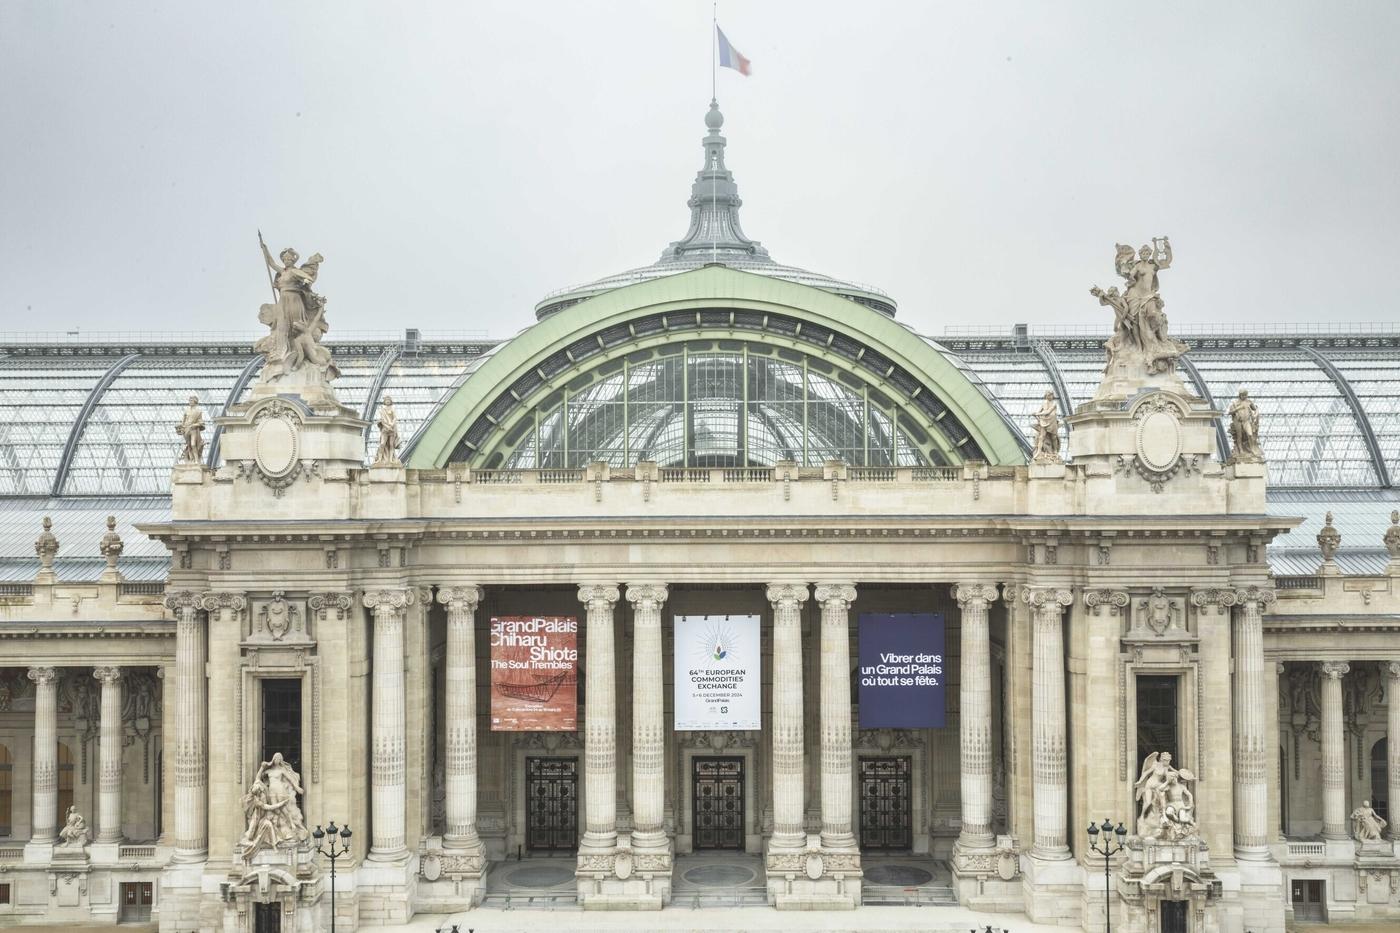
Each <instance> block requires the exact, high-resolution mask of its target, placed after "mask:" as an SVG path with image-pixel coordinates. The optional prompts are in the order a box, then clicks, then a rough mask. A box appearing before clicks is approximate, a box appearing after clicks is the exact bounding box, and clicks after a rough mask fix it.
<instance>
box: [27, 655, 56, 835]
mask: <svg viewBox="0 0 1400 933" xmlns="http://www.w3.org/2000/svg"><path fill="white" fill-rule="evenodd" d="M29 679H30V680H31V681H33V682H34V773H33V781H34V786H33V789H32V790H31V792H30V797H31V800H32V801H33V811H32V816H31V820H32V822H31V827H32V828H31V830H30V833H29V838H30V841H31V842H32V843H34V844H35V845H52V844H53V843H54V840H56V839H57V838H58V685H57V672H56V671H55V670H54V669H53V668H52V667H31V668H30V669H29Z"/></svg>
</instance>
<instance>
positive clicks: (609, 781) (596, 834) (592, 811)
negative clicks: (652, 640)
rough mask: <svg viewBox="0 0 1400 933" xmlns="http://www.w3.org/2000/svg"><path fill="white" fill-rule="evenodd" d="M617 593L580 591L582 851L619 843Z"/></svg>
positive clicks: (592, 588)
mask: <svg viewBox="0 0 1400 933" xmlns="http://www.w3.org/2000/svg"><path fill="white" fill-rule="evenodd" d="M619 595H620V594H619V593H618V590H617V587H616V586H613V585H612V584H608V583H602V584H589V585H587V586H581V587H579V590H578V599H579V602H581V603H583V604H584V606H586V607H587V613H588V630H587V636H586V638H587V641H586V646H587V660H586V663H585V671H584V675H585V677H586V682H585V685H584V703H585V706H584V721H583V727H584V731H583V768H584V778H583V780H584V831H583V840H582V841H581V842H580V843H579V857H580V860H582V859H583V857H584V852H585V851H587V852H592V853H597V852H611V851H612V850H613V849H615V848H616V847H617V673H616V664H617V660H616V656H615V653H614V648H613V607H614V606H616V605H617V600H618V597H619Z"/></svg>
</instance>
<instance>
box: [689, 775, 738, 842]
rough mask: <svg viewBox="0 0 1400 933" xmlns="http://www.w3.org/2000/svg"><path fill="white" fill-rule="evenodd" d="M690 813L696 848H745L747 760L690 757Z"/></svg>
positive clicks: (692, 839) (692, 836)
mask: <svg viewBox="0 0 1400 933" xmlns="http://www.w3.org/2000/svg"><path fill="white" fill-rule="evenodd" d="M691 768H692V770H691V781H690V785H691V793H692V795H693V796H692V798H691V804H692V806H691V813H692V814H693V817H692V819H693V827H694V830H695V831H694V833H692V835H691V844H692V846H693V847H694V848H695V849H696V850H697V851H699V850H701V849H729V850H732V851H737V852H742V851H744V759H742V758H716V757H709V756H706V757H703V758H702V757H700V756H698V755H697V756H696V757H695V758H692V759H691Z"/></svg>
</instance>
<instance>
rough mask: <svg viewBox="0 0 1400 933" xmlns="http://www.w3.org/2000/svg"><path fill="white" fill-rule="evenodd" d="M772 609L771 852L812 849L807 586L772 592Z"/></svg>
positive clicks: (783, 586) (781, 586) (780, 586)
mask: <svg viewBox="0 0 1400 933" xmlns="http://www.w3.org/2000/svg"><path fill="white" fill-rule="evenodd" d="M768 601H769V602H770V603H772V604H773V836H772V838H771V839H770V840H769V845H768V848H769V850H770V851H772V850H774V849H797V848H803V847H805V846H806V845H807V830H806V827H805V825H804V823H803V811H804V808H805V800H804V799H803V798H804V795H803V791H804V786H803V784H804V775H803V756H804V751H805V749H804V747H803V742H802V604H803V603H804V602H806V601H807V587H806V585H804V584H791V583H775V584H773V585H771V586H769V587H768Z"/></svg>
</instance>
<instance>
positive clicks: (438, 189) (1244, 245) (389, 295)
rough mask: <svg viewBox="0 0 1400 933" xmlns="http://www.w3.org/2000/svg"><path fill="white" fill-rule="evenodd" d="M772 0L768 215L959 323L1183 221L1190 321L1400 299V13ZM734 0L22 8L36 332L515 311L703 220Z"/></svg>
mask: <svg viewBox="0 0 1400 933" xmlns="http://www.w3.org/2000/svg"><path fill="white" fill-rule="evenodd" d="M990 6H991V5H990V4H972V3H961V4H933V3H913V2H901V3H895V2H871V0H865V2H862V3H853V2H849V0H848V2H842V3H835V2H812V0H806V2H781V3H779V2H762V3H760V2H755V0H749V2H739V0H728V2H722V3H721V4H720V23H721V25H722V26H723V27H724V29H725V32H726V34H727V35H728V36H729V37H730V39H731V41H732V42H733V43H734V45H735V46H736V47H737V48H738V49H739V50H740V51H742V52H743V53H744V54H745V55H747V56H748V57H749V58H751V59H752V60H753V62H754V75H753V76H752V77H750V78H744V77H741V76H739V75H738V74H736V73H734V72H724V71H722V72H721V73H720V75H719V98H720V104H721V106H722V108H723V110H724V112H725V115H726V118H727V121H726V125H725V134H726V136H727V137H728V139H729V165H730V168H731V169H733V170H734V172H735V175H736V178H737V180H738V182H739V186H740V191H741V192H742V194H743V196H744V198H745V202H746V203H745V206H744V209H743V219H744V225H745V229H746V232H747V233H748V234H749V235H750V236H753V237H755V238H757V239H759V240H761V241H762V242H763V243H764V245H765V246H766V247H768V249H769V250H770V251H771V253H772V255H773V257H774V258H775V259H777V260H778V261H780V262H785V263H790V264H792V265H797V266H802V267H805V268H810V269H815V270H820V271H822V272H826V273H829V274H833V275H836V276H839V277H845V278H849V279H852V280H856V281H860V282H867V283H871V284H874V285H878V286H880V287H882V288H884V289H885V290H886V291H888V292H890V293H891V294H892V295H893V296H894V297H895V298H896V299H897V300H898V301H899V303H900V316H901V318H902V319H904V320H907V321H908V322H909V323H911V324H913V325H914V326H916V327H918V328H920V329H921V330H925V331H928V332H932V333H940V332H941V331H942V329H943V327H944V326H945V325H947V324H969V323H998V324H1000V323H1006V324H1008V325H1009V324H1010V323H1011V322H1014V321H1036V322H1049V321H1055V320H1060V321H1072V322H1095V321H1098V322H1103V323H1104V326H1105V328H1106V327H1107V324H1106V322H1107V311H1106V310H1105V309H1102V308H1100V307H1098V306H1097V304H1096V303H1095V301H1094V299H1092V298H1091V297H1090V296H1089V295H1088V288H1089V286H1090V285H1091V284H1094V283H1098V284H1101V285H1105V286H1107V285H1109V284H1111V283H1112V282H1111V280H1113V278H1114V276H1113V270H1112V259H1113V244H1114V243H1115V242H1116V241H1123V242H1129V243H1132V244H1134V245H1139V244H1141V243H1143V242H1146V241H1147V240H1148V238H1150V237H1151V236H1153V235H1158V234H1162V233H1166V234H1168V235H1170V237H1171V239H1172V245H1173V246H1174V247H1175V252H1176V264H1175V265H1174V266H1173V268H1172V270H1171V271H1169V272H1168V273H1166V274H1165V275H1164V276H1163V283H1162V287H1163V294H1164V297H1165V298H1166V301H1167V312H1168V314H1169V315H1170V316H1171V317H1172V318H1173V320H1174V321H1177V322H1178V323H1180V322H1188V321H1206V320H1216V321H1307V322H1318V321H1386V320H1394V319H1395V318H1396V309H1397V307H1400V299H1398V298H1397V297H1396V295H1395V294H1394V292H1393V290H1390V289H1381V288H1378V287H1377V285H1378V283H1379V282H1383V281H1384V279H1383V278H1382V277H1380V276H1379V275H1378V274H1377V272H1376V269H1375V265H1376V262H1377V260H1379V262H1380V264H1382V265H1384V266H1389V265H1393V262H1394V259H1393V257H1395V256H1396V255H1397V254H1400V224H1397V222H1396V218H1397V216H1400V171H1397V168H1396V166H1397V152H1400V120H1398V119H1397V117H1396V115H1397V114H1400V66H1397V62H1396V53H1395V49H1396V47H1397V44H1400V42H1398V40H1400V4H1396V3H1393V2H1371V3H1313V4H1298V3H1267V4H1265V3H1259V4H1220V3H1205V4H1195V3H1188V4H1182V3H1177V4H1164V3H1151V4H1143V3H1121V2H1120V3H1111V4H1107V3H1106V4H1070V3H1053V4H1052V3H1046V2H1028V3H1018V4H1000V5H997V7H996V8H995V9H991V8H990ZM709 17H710V5H709V3H708V2H695V0H670V2H655V0H653V2H628V3H623V2H609V3H596V2H594V3H581V2H543V0H530V2H472V3H470V4H465V3H461V4H458V3H423V4H404V3H394V4H386V3H376V4H363V3H354V4H346V3H337V4H330V3H324V4H308V3H287V2H281V3H270V4H262V3H258V4H253V3H246V2H240V3H236V4H226V3H219V4H214V3H177V2H165V3H141V4H137V3H73V2H47V0H45V2H17V0H3V2H0V127H3V128H4V131H3V133H0V317H2V318H3V321H4V323H3V326H0V329H4V330H34V329H42V330H56V329H65V328H68V327H73V326H80V327H82V328H83V329H84V330H116V329H124V330H130V329H176V330H204V331H208V330H244V331H252V330H256V329H257V328H258V325H257V321H256V313H257V306H258V303H259V302H261V301H263V300H266V295H267V282H266V278H265V276H264V273H263V271H262V269H261V262H260V260H259V258H258V255H257V250H256V239H255V235H254V231H255V230H256V229H257V228H258V227H261V228H262V230H263V231H264V233H265V234H266V235H267V238H268V243H269V245H270V246H271V247H273V249H274V251H276V250H277V249H278V248H280V247H282V246H285V245H295V246H296V247H297V248H298V249H299V250H300V251H301V252H302V254H303V255H307V254H309V253H310V252H312V251H320V252H321V253H324V254H325V256H326V262H325V266H324V267H323V269H322V274H321V280H320V290H321V291H323V292H324V293H325V294H326V295H327V296H328V298H329V299H330V305H329V315H328V316H329V318H330V320H331V323H332V337H334V335H335V332H336V331H345V330H364V329H400V328H402V327H404V326H417V327H421V328H424V329H426V330H443V329H475V330H484V331H487V332H489V333H490V334H492V335H494V336H505V335H508V334H510V333H513V332H514V331H516V330H517V329H518V328H520V327H522V326H524V325H525V324H527V323H529V322H530V321H532V320H533V317H532V314H531V310H532V308H533V305H534V303H535V302H536V301H537V300H538V299H539V298H540V297H542V296H543V295H544V293H546V292H548V291H551V290H553V289H555V288H557V287H560V286H563V285H569V284H575V283H578V282H583V281H587V280H590V279H593V278H596V277H599V276H602V275H604V274H607V273H610V272H615V271H619V270H621V269H624V268H628V267H631V266H636V265H642V264H645V263H649V262H651V261H652V260H654V259H655V258H656V257H657V255H658V254H659V253H660V251H661V249H662V248H663V247H664V246H665V245H666V243H667V242H669V241H670V240H672V239H675V238H677V237H679V236H680V235H681V234H682V233H683V232H684V230H685V227H686V221H687V211H686V207H685V200H686V198H687V197H688V194H689V186H690V182H691V180H692V177H693V176H694V173H695V171H696V169H698V168H699V165H700V137H701V135H702V133H703V124H702V122H701V120H702V116H703V114H704V111H705V109H706V106H707V104H708V99H709V92H710V74H709V58H708V56H709V51H708V39H709Z"/></svg>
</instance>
